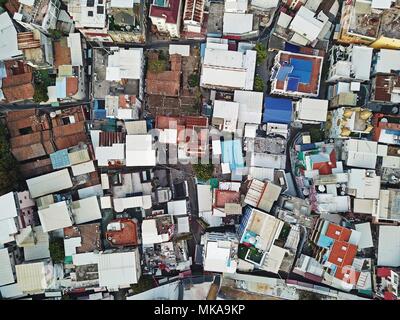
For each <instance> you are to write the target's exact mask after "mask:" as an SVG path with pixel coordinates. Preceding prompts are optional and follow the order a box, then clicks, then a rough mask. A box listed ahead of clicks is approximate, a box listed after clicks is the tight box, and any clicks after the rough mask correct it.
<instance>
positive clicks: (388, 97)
mask: <svg viewBox="0 0 400 320" xmlns="http://www.w3.org/2000/svg"><path fill="white" fill-rule="evenodd" d="M370 100H371V101H373V102H377V103H388V104H392V103H399V102H400V76H398V75H394V74H393V75H381V74H378V75H375V76H374V77H373V78H372V83H371V97H370Z"/></svg>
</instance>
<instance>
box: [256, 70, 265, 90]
mask: <svg viewBox="0 0 400 320" xmlns="http://www.w3.org/2000/svg"><path fill="white" fill-rule="evenodd" d="M264 88H265V83H264V80H263V79H262V78H261V77H260V76H259V75H258V74H256V76H255V77H254V91H258V92H264Z"/></svg>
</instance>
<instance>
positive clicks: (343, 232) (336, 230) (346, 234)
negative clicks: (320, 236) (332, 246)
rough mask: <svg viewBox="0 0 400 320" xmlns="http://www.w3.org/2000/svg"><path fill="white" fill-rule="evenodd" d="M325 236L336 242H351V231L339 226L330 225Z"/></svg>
mask: <svg viewBox="0 0 400 320" xmlns="http://www.w3.org/2000/svg"><path fill="white" fill-rule="evenodd" d="M325 235H326V236H327V237H329V238H332V239H334V240H339V241H349V239H350V236H351V230H350V229H347V228H344V227H342V226H339V225H337V224H333V223H329V225H328V229H327V230H326V233H325Z"/></svg>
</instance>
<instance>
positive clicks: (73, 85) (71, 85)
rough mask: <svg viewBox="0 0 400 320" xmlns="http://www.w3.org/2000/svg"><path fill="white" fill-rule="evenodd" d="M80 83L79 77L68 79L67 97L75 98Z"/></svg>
mask: <svg viewBox="0 0 400 320" xmlns="http://www.w3.org/2000/svg"><path fill="white" fill-rule="evenodd" d="M78 83H79V80H78V78H77V77H68V78H67V96H68V97H70V96H73V95H74V94H76V93H77V92H78V87H79V86H78Z"/></svg>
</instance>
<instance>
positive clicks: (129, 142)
mask: <svg viewBox="0 0 400 320" xmlns="http://www.w3.org/2000/svg"><path fill="white" fill-rule="evenodd" d="M152 144H153V143H152V136H151V135H127V136H126V166H127V167H145V166H155V165H156V151H155V150H154V149H153V146H152Z"/></svg>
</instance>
